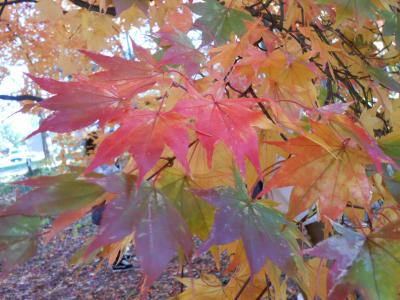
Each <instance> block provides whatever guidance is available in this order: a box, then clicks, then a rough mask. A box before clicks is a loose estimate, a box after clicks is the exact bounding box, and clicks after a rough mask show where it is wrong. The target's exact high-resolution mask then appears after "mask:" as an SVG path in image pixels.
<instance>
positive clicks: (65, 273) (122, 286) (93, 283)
mask: <svg viewBox="0 0 400 300" xmlns="http://www.w3.org/2000/svg"><path fill="white" fill-rule="evenodd" d="M96 230H97V228H96V226H95V225H92V224H91V223H90V219H89V218H86V219H85V220H83V221H81V222H79V223H77V224H75V225H72V226H71V227H69V228H67V229H66V230H64V232H63V233H61V234H59V235H58V236H57V237H55V238H53V239H52V240H51V241H50V242H49V243H48V244H47V245H44V244H43V243H40V245H39V248H38V253H37V255H36V256H35V257H33V258H31V259H30V260H29V261H27V262H26V263H25V264H23V265H21V266H19V267H17V268H16V269H14V270H13V271H12V272H11V273H10V274H8V275H7V276H6V277H5V278H2V279H0V298H1V299H2V300H3V299H4V300H6V299H7V300H8V299H10V300H11V299H13V300H14V299H21V300H22V299H24V300H28V299H40V300H42V299H43V300H45V299H49V300H50V299H57V300H61V299H96V300H97V299H127V298H129V299H133V298H135V296H137V295H138V293H139V290H140V285H141V282H142V275H141V271H140V266H139V263H138V262H137V260H136V258H135V257H134V256H133V257H132V258H131V259H130V262H131V263H132V264H133V268H132V269H129V270H125V271H120V272H115V271H113V270H112V268H111V266H109V265H106V264H104V265H103V266H99V263H100V262H99V261H97V262H94V263H92V264H88V265H78V266H73V265H70V263H69V261H70V259H71V257H72V256H73V255H74V253H75V252H76V251H77V250H79V248H80V247H81V246H82V245H83V243H84V241H85V240H86V238H89V237H90V236H92V235H93V234H94V233H95V231H96ZM193 267H194V269H195V271H194V272H195V273H198V272H196V270H202V272H207V273H209V272H213V273H214V272H217V270H216V269H215V264H214V263H213V261H212V259H211V257H208V256H207V255H206V256H204V257H202V258H197V259H196V260H195V263H194V266H193ZM180 274H181V271H180V267H179V264H178V262H177V261H176V260H175V261H173V262H171V263H170V265H169V266H168V268H167V270H166V271H165V272H164V273H163V274H162V276H161V277H160V278H159V280H158V281H157V282H155V283H154V284H153V286H152V288H151V290H150V294H149V299H168V298H170V297H171V296H174V295H177V294H179V293H180V292H181V291H182V289H183V288H184V287H183V286H182V284H181V283H179V282H178V281H177V280H175V277H177V276H180Z"/></svg>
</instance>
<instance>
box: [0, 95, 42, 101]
mask: <svg viewBox="0 0 400 300" xmlns="http://www.w3.org/2000/svg"><path fill="white" fill-rule="evenodd" d="M0 100H10V101H25V100H32V101H37V102H40V101H43V98H42V97H38V96H32V95H19V96H10V95H0Z"/></svg>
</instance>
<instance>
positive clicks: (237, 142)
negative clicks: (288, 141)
mask: <svg viewBox="0 0 400 300" xmlns="http://www.w3.org/2000/svg"><path fill="white" fill-rule="evenodd" d="M188 88H189V92H190V97H191V98H192V99H190V100H189V99H183V100H181V101H180V102H179V103H178V104H177V105H176V106H175V108H174V111H177V112H179V113H181V114H182V115H184V116H187V117H192V118H194V119H195V120H196V124H195V130H196V131H197V135H198V138H199V140H200V142H201V144H202V145H203V146H204V148H205V149H206V151H207V157H208V164H209V167H210V168H211V162H212V157H213V152H214V147H215V145H216V143H217V142H219V141H222V142H224V143H225V144H226V145H227V146H228V147H229V148H230V150H231V151H232V153H233V155H234V156H235V158H236V161H237V163H238V165H239V169H240V171H241V173H242V174H244V173H245V158H248V159H249V160H250V161H251V163H252V164H253V165H254V166H255V167H256V169H257V171H260V162H259V150H258V137H257V132H256V130H255V128H254V126H258V125H261V124H262V122H266V120H265V116H264V115H263V114H262V112H260V111H255V110H252V109H251V107H252V106H253V105H254V103H257V102H259V101H263V99H250V98H238V99H220V98H219V97H218V96H217V95H215V94H217V93H214V94H211V95H210V94H207V93H205V96H204V95H201V94H199V93H198V92H197V91H196V90H195V89H194V88H193V87H190V85H188ZM207 96H208V97H207ZM188 98H189V97H188Z"/></svg>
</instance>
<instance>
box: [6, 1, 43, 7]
mask: <svg viewBox="0 0 400 300" xmlns="http://www.w3.org/2000/svg"><path fill="white" fill-rule="evenodd" d="M25 2H32V3H36V2H37V0H11V1H4V2H1V3H0V5H2V6H3V7H4V6H6V5H11V4H18V3H25Z"/></svg>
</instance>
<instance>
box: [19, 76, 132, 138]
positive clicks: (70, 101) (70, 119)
mask: <svg viewBox="0 0 400 300" xmlns="http://www.w3.org/2000/svg"><path fill="white" fill-rule="evenodd" d="M30 78H31V79H32V80H33V81H34V82H36V83H37V84H38V85H39V86H40V87H41V88H43V89H44V90H46V91H48V92H50V93H52V94H56V95H54V96H52V97H50V98H48V99H46V100H44V101H42V102H40V103H39V106H41V107H43V108H46V109H49V110H52V111H53V113H52V114H51V115H50V116H48V117H47V118H46V119H45V120H44V121H43V122H42V123H41V125H40V127H39V128H38V129H37V130H35V131H34V132H32V133H31V134H30V135H29V136H28V137H27V138H29V137H31V136H33V135H35V134H37V133H39V132H43V131H47V130H49V131H53V132H58V133H63V132H70V131H73V130H77V129H80V128H83V127H86V126H89V125H91V124H92V123H94V122H95V121H97V120H100V122H101V123H106V122H108V121H110V120H111V119H113V118H115V117H117V116H119V115H120V114H121V113H123V112H124V110H123V109H120V108H116V107H115V105H116V104H119V103H120V102H121V101H122V98H121V97H120V96H119V95H118V93H117V91H116V89H115V88H114V87H113V86H112V85H109V84H96V83H94V82H92V81H89V80H85V79H84V78H81V80H80V81H78V82H60V81H56V80H53V79H50V78H37V77H34V76H30Z"/></svg>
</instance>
